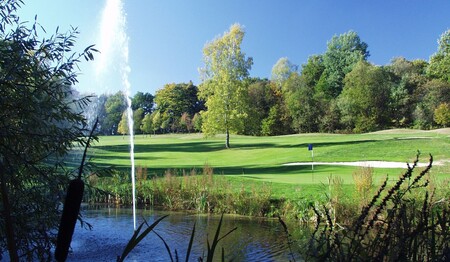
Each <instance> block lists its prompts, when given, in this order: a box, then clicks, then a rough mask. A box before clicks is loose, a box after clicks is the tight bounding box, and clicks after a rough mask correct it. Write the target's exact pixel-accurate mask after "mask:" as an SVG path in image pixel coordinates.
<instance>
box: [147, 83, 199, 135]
mask: <svg viewBox="0 0 450 262" xmlns="http://www.w3.org/2000/svg"><path fill="white" fill-rule="evenodd" d="M155 103H156V110H157V111H159V112H160V113H161V114H162V116H163V119H162V122H163V123H165V125H166V126H170V128H171V129H172V131H174V132H176V131H179V130H177V128H178V125H177V123H180V118H181V116H182V115H183V114H184V113H187V114H188V115H190V116H192V115H194V114H196V113H198V112H200V110H203V109H204V102H203V101H202V100H199V99H198V87H197V86H195V85H194V84H192V82H189V83H187V84H186V83H180V84H175V83H172V84H166V85H164V87H163V88H162V89H160V90H158V91H156V95H155Z"/></svg>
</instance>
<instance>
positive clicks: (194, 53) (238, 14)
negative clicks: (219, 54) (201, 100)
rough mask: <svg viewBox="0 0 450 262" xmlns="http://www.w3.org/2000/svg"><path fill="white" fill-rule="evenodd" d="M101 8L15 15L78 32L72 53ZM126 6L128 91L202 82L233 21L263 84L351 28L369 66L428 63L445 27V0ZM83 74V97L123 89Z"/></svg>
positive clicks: (195, 0)
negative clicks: (207, 59)
mask: <svg viewBox="0 0 450 262" xmlns="http://www.w3.org/2000/svg"><path fill="white" fill-rule="evenodd" d="M105 3H106V0H95V1H92V0H33V1H31V0H28V1H27V0H25V6H23V7H22V8H21V10H20V11H19V16H20V17H21V19H22V20H33V19H34V15H36V14H37V15H38V21H39V22H40V24H41V25H43V26H44V28H45V29H46V31H47V33H48V34H50V33H53V32H54V31H55V29H56V27H57V26H59V27H60V31H61V30H62V31H67V30H68V29H69V28H70V26H76V27H78V30H79V31H80V35H79V39H78V42H77V46H76V50H77V51H81V50H83V49H84V48H85V47H86V46H88V45H90V44H96V43H98V42H99V35H100V31H101V30H100V26H99V24H100V20H101V14H102V10H103V8H104V6H105ZM123 7H124V12H125V13H126V19H127V30H126V34H127V36H128V37H129V66H130V68H131V72H130V74H129V81H130V84H131V89H132V93H135V92H137V91H141V92H150V93H152V94H155V91H156V90H158V89H160V88H162V87H163V86H164V84H167V83H173V82H175V83H181V82H189V81H190V80H192V81H193V82H194V84H199V81H200V78H199V73H198V68H200V67H202V66H203V62H202V48H203V46H204V45H205V43H207V42H208V41H211V40H213V39H214V38H215V37H217V36H219V35H221V34H223V32H225V31H227V30H228V28H229V27H230V25H232V24H233V23H240V24H241V25H243V26H244V27H245V31H246V35H245V37H244V42H243V46H242V49H243V51H244V52H245V53H246V55H247V56H251V57H253V61H254V64H253V67H252V69H251V71H250V75H251V76H253V77H261V78H270V73H271V69H272V66H273V65H274V64H275V63H276V62H277V60H278V59H279V58H281V57H288V58H289V60H290V61H291V62H292V63H294V64H297V65H301V64H303V63H305V62H306V61H307V59H308V57H309V56H310V55H313V54H321V53H323V52H324V51H325V50H326V44H327V41H329V40H330V39H331V38H332V37H333V35H339V34H342V33H345V32H347V31H349V30H354V31H356V32H357V33H358V34H359V36H360V38H361V39H362V40H363V41H364V42H366V43H367V44H368V46H369V52H370V57H369V61H370V62H372V63H374V64H377V65H385V64H388V63H389V62H390V60H391V59H392V58H393V57H396V56H403V57H405V58H407V59H425V60H428V59H429V57H430V55H432V54H433V53H434V52H435V51H436V50H437V42H436V41H437V39H438V38H439V36H440V35H441V34H442V33H443V32H444V31H446V30H447V29H449V28H450V19H449V15H448V14H449V10H450V1H448V0H433V1H425V0H422V1H418V0H395V1H392V0H379V1H368V0H353V1H350V0H347V1H337V0H327V1H325V0H324V1H320V0H308V1H306V0H305V1H302V0H284V1H280V0H272V1H269V0H245V1H244V0H227V1H208V0H191V1H186V0H184V1H181V0H180V1H175V0H158V1H157V0H128V1H127V0H123ZM43 35H44V34H42V36H43ZM100 51H101V50H100ZM99 56H102V54H97V55H96V60H98V58H99ZM81 70H82V75H81V76H80V77H79V81H80V83H79V84H78V85H77V86H76V87H77V88H78V89H79V90H80V91H81V92H83V93H102V92H107V93H111V92H116V91H117V90H120V89H121V88H122V84H121V81H113V82H111V83H108V84H102V83H101V82H102V81H104V82H105V83H106V81H107V80H106V79H104V80H102V79H95V78H96V75H95V74H94V73H93V72H94V71H95V70H94V63H92V62H83V63H82V65H81ZM97 78H98V77H97ZM106 78H108V77H106Z"/></svg>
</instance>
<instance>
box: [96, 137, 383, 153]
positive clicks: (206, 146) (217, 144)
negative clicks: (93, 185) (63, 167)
mask: <svg viewBox="0 0 450 262" xmlns="http://www.w3.org/2000/svg"><path fill="white" fill-rule="evenodd" d="M375 141H377V140H358V141H337V142H319V143H314V147H327V146H342V145H355V144H363V143H371V142H375ZM309 144H310V143H306V142H305V143H296V144H277V143H239V142H236V143H232V144H231V149H246V150H248V149H267V148H303V147H304V148H307V147H308V145H309ZM95 148H96V149H99V150H103V151H107V152H128V151H129V150H130V146H129V145H128V144H120V145H114V146H95ZM222 150H227V149H225V146H224V144H223V143H222V142H221V141H201V142H199V141H193V142H185V143H173V144H146V145H142V144H136V145H135V146H134V152H135V153H155V154H157V153H162V152H183V153H211V152H217V151H222Z"/></svg>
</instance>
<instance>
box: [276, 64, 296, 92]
mask: <svg viewBox="0 0 450 262" xmlns="http://www.w3.org/2000/svg"><path fill="white" fill-rule="evenodd" d="M297 70H298V66H297V65H294V64H292V63H291V61H289V59H288V58H287V57H282V58H280V59H278V61H277V62H276V63H275V65H274V66H273V67H272V75H271V77H270V79H271V80H272V81H273V82H274V83H275V84H276V85H277V86H278V87H279V88H281V86H282V85H283V83H284V81H286V80H287V79H288V78H289V76H291V74H292V73H295V72H297Z"/></svg>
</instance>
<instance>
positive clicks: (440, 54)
mask: <svg viewBox="0 0 450 262" xmlns="http://www.w3.org/2000/svg"><path fill="white" fill-rule="evenodd" d="M427 74H428V75H429V76H430V77H432V78H438V79H441V80H443V81H446V82H447V83H450V30H447V31H445V32H444V33H443V34H442V35H441V37H440V38H439V40H438V51H437V52H436V53H435V54H434V55H433V56H431V58H430V65H429V66H428V68H427Z"/></svg>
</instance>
